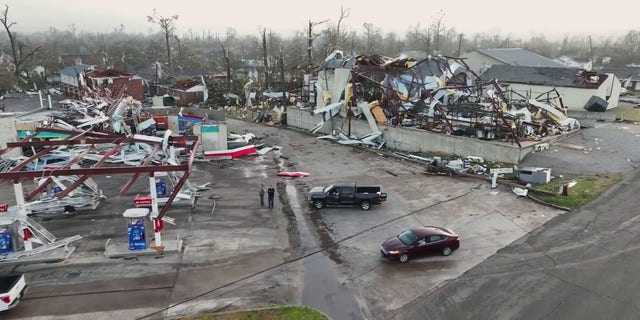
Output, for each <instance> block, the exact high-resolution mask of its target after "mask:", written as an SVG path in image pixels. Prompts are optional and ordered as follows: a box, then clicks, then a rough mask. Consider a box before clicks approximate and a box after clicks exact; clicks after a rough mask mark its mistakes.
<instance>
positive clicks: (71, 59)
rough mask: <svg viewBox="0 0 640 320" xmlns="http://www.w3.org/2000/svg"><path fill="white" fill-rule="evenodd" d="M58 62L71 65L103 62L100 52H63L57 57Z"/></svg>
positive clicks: (99, 63)
mask: <svg viewBox="0 0 640 320" xmlns="http://www.w3.org/2000/svg"><path fill="white" fill-rule="evenodd" d="M58 62H59V63H60V64H62V65H63V66H66V67H68V66H73V65H76V64H89V65H102V64H104V63H105V59H104V56H103V55H102V54H98V53H96V54H63V55H60V56H59V57H58Z"/></svg>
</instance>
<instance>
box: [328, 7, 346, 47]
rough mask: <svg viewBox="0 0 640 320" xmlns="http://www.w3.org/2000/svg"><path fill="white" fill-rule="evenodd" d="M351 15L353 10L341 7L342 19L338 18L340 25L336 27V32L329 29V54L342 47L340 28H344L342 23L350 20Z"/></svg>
mask: <svg viewBox="0 0 640 320" xmlns="http://www.w3.org/2000/svg"><path fill="white" fill-rule="evenodd" d="M349 15H351V9H350V8H345V7H343V6H340V18H338V24H337V25H336V28H335V32H331V29H329V48H328V49H329V50H328V51H329V52H327V53H330V52H331V51H333V50H336V49H338V48H339V47H340V44H341V43H340V42H341V40H342V34H341V33H340V27H341V26H342V22H343V21H344V20H345V19H346V18H349Z"/></svg>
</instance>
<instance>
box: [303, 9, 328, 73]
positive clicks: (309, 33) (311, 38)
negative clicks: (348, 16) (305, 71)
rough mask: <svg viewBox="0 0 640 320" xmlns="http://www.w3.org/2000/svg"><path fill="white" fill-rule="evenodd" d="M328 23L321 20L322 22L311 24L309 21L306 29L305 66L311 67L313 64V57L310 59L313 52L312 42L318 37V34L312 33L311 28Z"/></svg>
mask: <svg viewBox="0 0 640 320" xmlns="http://www.w3.org/2000/svg"><path fill="white" fill-rule="evenodd" d="M327 21H329V20H328V19H327V20H322V21H318V22H312V21H311V20H309V27H308V29H307V64H308V65H312V64H313V60H312V59H313V57H312V51H313V41H315V40H316V38H318V36H319V35H320V34H318V33H313V27H315V26H317V25H320V24H323V23H325V22H327Z"/></svg>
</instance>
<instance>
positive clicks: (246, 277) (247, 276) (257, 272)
mask: <svg viewBox="0 0 640 320" xmlns="http://www.w3.org/2000/svg"><path fill="white" fill-rule="evenodd" d="M471 192H473V189H472V190H470V191H468V192H466V193H464V194H461V195H459V196H457V197H453V198H451V199H447V200H443V201H439V202H436V203H434V204H431V205H428V206H426V207H423V208H420V209H416V210H413V211H411V212H409V213H406V214H403V215H401V216H397V217H395V218H392V219H390V220H387V221H385V222H382V223H379V224H376V225H373V226H371V227H369V228H367V229H364V230H362V231H359V232H356V233H354V234H351V235H349V236H346V237H344V238H342V239H340V240H338V241H334V242H333V243H331V244H330V245H328V246H325V247H320V248H318V249H316V250H314V251H311V252H309V253H306V254H303V255H301V256H299V257H296V258H293V259H290V260H287V261H283V262H281V263H278V264H275V265H273V266H271V267H267V268H265V269H262V270H259V271H256V272H253V273H251V274H248V275H246V276H244V277H242V278H239V279H236V280H233V281H230V282H228V283H225V284H223V285H220V286H218V287H215V288H212V289H211V290H207V291H205V292H203V293H200V294H198V295H195V296H193V297H190V298H187V299H185V300H182V301H180V302H177V303H174V304H172V305H169V306H166V307H164V308H162V309H160V310H158V311H155V312H152V313H149V314H146V315H144V316H141V317H138V318H136V319H138V320H139V319H145V318H149V317H151V316H154V315H157V314H159V313H161V312H164V311H167V310H169V309H171V308H174V307H177V306H179V305H182V304H184V303H187V302H190V301H193V300H195V299H198V298H200V297H203V296H206V295H208V294H211V293H214V292H216V291H219V290H222V289H225V288H228V287H230V286H232V285H235V284H237V283H239V282H242V281H244V280H247V279H250V278H253V277H255V276H258V275H261V274H264V273H267V272H269V271H272V270H274V269H278V268H280V267H283V266H286V265H288V264H290V263H294V262H298V261H300V260H303V259H306V258H308V257H311V256H313V255H316V254H318V253H323V252H325V251H327V250H328V249H331V248H333V247H335V246H337V245H339V244H341V243H343V242H345V241H348V240H351V239H353V238H355V237H357V236H359V235H362V234H365V233H367V232H370V231H372V230H375V229H377V228H379V227H382V226H384V225H387V224H390V223H393V222H395V221H398V220H400V219H404V218H406V217H409V216H411V215H414V214H416V213H418V212H421V211H424V210H427V209H431V208H433V207H436V206H439V205H440V204H443V203H446V202H450V201H453V200H457V199H460V198H462V197H464V196H466V195H468V194H469V193H471Z"/></svg>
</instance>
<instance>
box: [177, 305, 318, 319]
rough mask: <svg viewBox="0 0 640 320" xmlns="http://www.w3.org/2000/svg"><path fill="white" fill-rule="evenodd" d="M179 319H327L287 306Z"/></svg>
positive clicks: (309, 310) (315, 312)
mask: <svg viewBox="0 0 640 320" xmlns="http://www.w3.org/2000/svg"><path fill="white" fill-rule="evenodd" d="M180 320H327V317H325V316H324V315H322V314H321V313H320V312H318V311H316V310H313V309H311V308H307V307H297V306H287V307H277V308H268V309H260V310H249V311H236V312H229V313H202V314H198V315H194V316H188V317H183V318H180Z"/></svg>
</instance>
